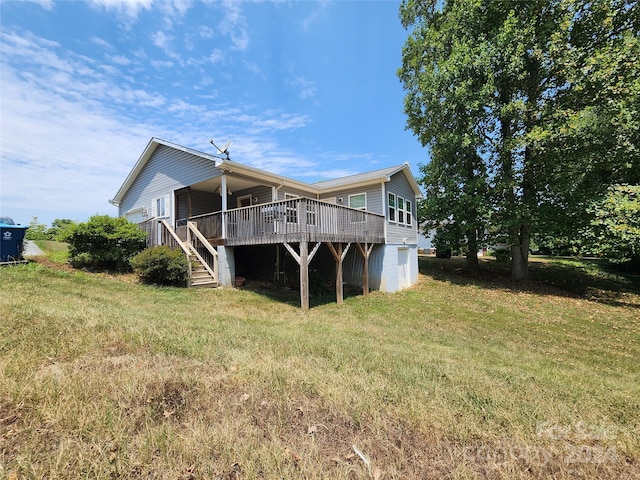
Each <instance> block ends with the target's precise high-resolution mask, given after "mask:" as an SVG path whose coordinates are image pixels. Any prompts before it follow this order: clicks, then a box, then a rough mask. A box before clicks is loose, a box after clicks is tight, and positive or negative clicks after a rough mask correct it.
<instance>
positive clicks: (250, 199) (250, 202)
mask: <svg viewBox="0 0 640 480" xmlns="http://www.w3.org/2000/svg"><path fill="white" fill-rule="evenodd" d="M247 198H248V199H249V206H251V205H253V197H252V196H251V195H243V196H241V197H238V202H237V205H238V208H242V207H241V206H240V205H242V200H246V199H247Z"/></svg>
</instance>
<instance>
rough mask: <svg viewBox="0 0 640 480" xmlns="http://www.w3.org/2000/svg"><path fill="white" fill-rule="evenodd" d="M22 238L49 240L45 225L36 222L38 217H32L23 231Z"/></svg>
mask: <svg viewBox="0 0 640 480" xmlns="http://www.w3.org/2000/svg"><path fill="white" fill-rule="evenodd" d="M24 238H25V239H26V240H49V238H50V237H49V235H48V233H47V226H46V225H45V224H44V223H40V222H38V217H33V218H32V219H31V221H30V222H29V228H28V229H27V231H26V232H25V235H24Z"/></svg>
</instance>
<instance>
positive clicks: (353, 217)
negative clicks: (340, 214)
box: [348, 193, 367, 223]
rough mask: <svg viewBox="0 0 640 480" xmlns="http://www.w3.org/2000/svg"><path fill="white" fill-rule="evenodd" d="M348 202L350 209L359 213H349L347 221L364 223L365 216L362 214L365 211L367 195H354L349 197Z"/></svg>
mask: <svg viewBox="0 0 640 480" xmlns="http://www.w3.org/2000/svg"><path fill="white" fill-rule="evenodd" d="M348 201H349V206H350V207H351V208H353V209H355V210H361V212H354V211H351V212H350V213H349V221H350V222H351V223H360V222H366V221H367V216H366V214H365V213H364V212H365V210H366V209H367V194H366V193H356V194H354V195H349V200H348Z"/></svg>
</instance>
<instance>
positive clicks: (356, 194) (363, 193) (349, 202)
mask: <svg viewBox="0 0 640 480" xmlns="http://www.w3.org/2000/svg"><path fill="white" fill-rule="evenodd" d="M362 195H364V206H363V207H352V206H351V197H360V196H362ZM347 205H348V206H349V208H353V209H355V210H364V211H367V192H360V193H354V194H352V195H349V197H348V198H347Z"/></svg>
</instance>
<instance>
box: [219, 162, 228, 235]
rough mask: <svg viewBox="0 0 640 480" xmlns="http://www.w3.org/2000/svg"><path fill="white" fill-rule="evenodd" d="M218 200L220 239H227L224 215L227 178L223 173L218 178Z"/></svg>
mask: <svg viewBox="0 0 640 480" xmlns="http://www.w3.org/2000/svg"><path fill="white" fill-rule="evenodd" d="M220 199H221V201H222V208H221V210H222V238H227V219H226V218H225V216H226V214H225V213H224V212H226V211H227V176H226V175H225V174H224V172H222V175H221V176H220Z"/></svg>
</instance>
